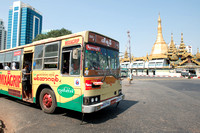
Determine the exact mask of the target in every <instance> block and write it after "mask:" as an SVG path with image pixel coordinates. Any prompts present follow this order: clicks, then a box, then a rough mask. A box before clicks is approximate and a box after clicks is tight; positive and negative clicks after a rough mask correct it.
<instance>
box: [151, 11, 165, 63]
mask: <svg viewBox="0 0 200 133" xmlns="http://www.w3.org/2000/svg"><path fill="white" fill-rule="evenodd" d="M167 50H168V46H167V44H166V43H165V41H164V39H163V35H162V26H161V18H160V14H159V17H158V34H157V39H156V42H155V43H154V45H153V48H152V51H151V55H150V56H151V58H152V59H154V58H167V55H166V54H167Z"/></svg>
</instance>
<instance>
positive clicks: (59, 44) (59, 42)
mask: <svg viewBox="0 0 200 133" xmlns="http://www.w3.org/2000/svg"><path fill="white" fill-rule="evenodd" d="M53 44H57V45H58V53H57V56H51V57H45V53H46V50H45V49H46V46H49V45H53ZM60 49H61V41H55V42H50V43H46V44H44V47H43V50H44V52H43V57H42V69H41V70H59V68H60V66H59V64H60V63H59V60H60V51H61V50H60ZM55 57H57V58H58V62H57V68H45V67H44V65H45V64H46V63H45V61H44V60H45V59H48V58H49V59H51V58H55ZM49 63H50V64H51V63H52V62H48V63H47V64H49ZM54 63H55V62H53V64H54ZM38 70H40V69H38Z"/></svg>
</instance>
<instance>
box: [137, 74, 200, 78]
mask: <svg viewBox="0 0 200 133" xmlns="http://www.w3.org/2000/svg"><path fill="white" fill-rule="evenodd" d="M133 76H142V77H173V78H183V76H166V75H133ZM199 78H200V77H199Z"/></svg>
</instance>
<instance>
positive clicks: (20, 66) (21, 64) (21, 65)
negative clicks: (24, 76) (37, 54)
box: [10, 48, 24, 71]
mask: <svg viewBox="0 0 200 133" xmlns="http://www.w3.org/2000/svg"><path fill="white" fill-rule="evenodd" d="M17 51H21V55H20V61H19V69H10V70H12V71H19V70H22V69H23V55H24V54H23V52H24V49H21V48H20V49H17V50H13V56H12V62H11V66H12V63H13V62H16V61H13V57H14V53H15V52H17Z"/></svg>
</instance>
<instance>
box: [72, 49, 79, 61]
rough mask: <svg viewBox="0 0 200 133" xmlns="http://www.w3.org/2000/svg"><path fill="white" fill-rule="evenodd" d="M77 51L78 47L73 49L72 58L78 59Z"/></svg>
mask: <svg viewBox="0 0 200 133" xmlns="http://www.w3.org/2000/svg"><path fill="white" fill-rule="evenodd" d="M78 51H79V48H76V49H74V50H73V59H78Z"/></svg>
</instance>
